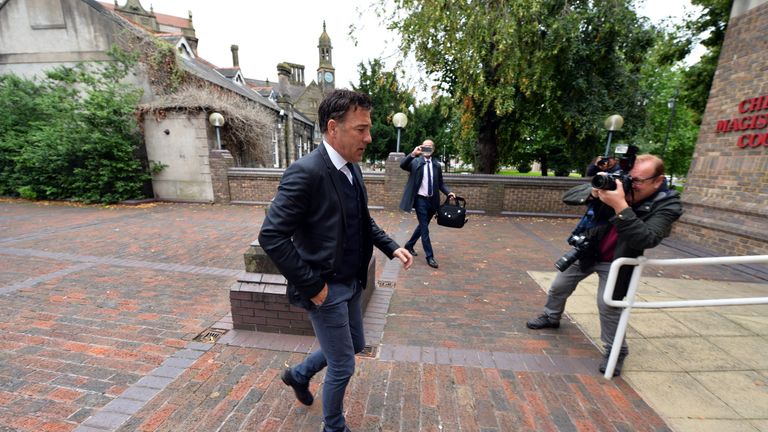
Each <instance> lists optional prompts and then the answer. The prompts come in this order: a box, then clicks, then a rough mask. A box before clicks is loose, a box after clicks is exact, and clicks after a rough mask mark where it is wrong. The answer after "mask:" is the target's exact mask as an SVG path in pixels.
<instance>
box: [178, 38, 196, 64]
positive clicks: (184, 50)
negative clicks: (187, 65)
mask: <svg viewBox="0 0 768 432" xmlns="http://www.w3.org/2000/svg"><path fill="white" fill-rule="evenodd" d="M176 51H178V53H179V55H180V56H182V57H184V58H187V59H193V58H195V53H194V52H193V51H192V47H190V46H189V43H188V42H187V40H186V39H185V38H181V39H179V41H178V42H177V43H176Z"/></svg>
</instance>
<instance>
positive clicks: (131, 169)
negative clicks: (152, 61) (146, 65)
mask: <svg viewBox="0 0 768 432" xmlns="http://www.w3.org/2000/svg"><path fill="white" fill-rule="evenodd" d="M111 53H112V54H113V58H115V61H112V62H106V63H104V64H98V65H94V64H90V65H78V66H76V67H72V68H70V67H58V68H56V69H53V70H51V71H49V72H48V73H47V74H46V77H45V78H44V79H42V80H39V81H32V80H26V79H22V78H19V77H17V76H15V75H2V76H0V174H2V175H1V178H0V194H3V195H12V196H24V197H28V198H39V199H71V200H76V201H84V202H103V203H111V202H117V201H121V200H125V199H132V198H139V197H142V188H143V186H144V183H145V182H146V181H148V179H149V176H148V174H147V172H146V170H145V169H144V168H143V167H142V166H141V163H140V162H139V160H138V159H137V157H136V156H135V155H136V152H137V149H138V146H139V144H140V139H141V138H140V135H139V133H138V127H137V124H136V121H135V119H134V110H135V107H136V105H137V104H138V102H139V98H140V96H141V91H140V90H136V89H134V88H131V87H130V86H128V85H125V84H121V83H120V80H121V79H122V78H123V77H125V76H126V74H127V73H128V71H129V70H130V68H131V67H132V65H133V64H134V63H133V59H132V58H131V57H130V56H129V55H127V54H125V53H122V52H119V51H117V50H113V51H111Z"/></svg>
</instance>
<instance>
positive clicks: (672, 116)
mask: <svg viewBox="0 0 768 432" xmlns="http://www.w3.org/2000/svg"><path fill="white" fill-rule="evenodd" d="M678 95H680V87H678V88H677V89H675V95H674V96H672V97H671V98H669V100H668V101H667V107H668V108H669V109H670V110H671V112H670V113H669V120H667V133H666V134H665V135H664V147H663V148H662V149H661V158H662V159H664V156H665V155H666V154H667V143H668V142H669V131H670V130H672V121H673V120H674V119H675V109H676V108H677V96H678Z"/></svg>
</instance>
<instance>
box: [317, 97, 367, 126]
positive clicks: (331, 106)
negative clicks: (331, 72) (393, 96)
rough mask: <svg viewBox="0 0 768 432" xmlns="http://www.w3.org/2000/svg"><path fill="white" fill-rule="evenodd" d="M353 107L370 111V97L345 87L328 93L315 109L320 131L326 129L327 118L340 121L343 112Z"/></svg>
mask: <svg viewBox="0 0 768 432" xmlns="http://www.w3.org/2000/svg"><path fill="white" fill-rule="evenodd" d="M353 108H361V109H364V110H367V111H370V110H371V109H372V108H373V102H372V101H371V97H370V96H368V95H367V94H365V93H358V92H356V91H352V90H347V89H338V90H334V91H333V92H331V93H329V94H328V96H326V97H325V99H323V101H322V102H320V107H319V108H318V109H317V117H318V122H319V123H320V132H322V133H325V132H327V131H328V120H331V119H333V120H336V121H337V122H340V121H341V119H342V118H344V114H346V113H347V111H349V110H350V109H353Z"/></svg>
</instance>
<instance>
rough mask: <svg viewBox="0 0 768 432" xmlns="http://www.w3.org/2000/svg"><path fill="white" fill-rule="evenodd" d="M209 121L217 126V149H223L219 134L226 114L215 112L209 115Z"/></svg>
mask: <svg viewBox="0 0 768 432" xmlns="http://www.w3.org/2000/svg"><path fill="white" fill-rule="evenodd" d="M208 122H209V123H210V124H211V126H213V127H214V128H216V150H221V136H220V135H219V129H220V128H221V127H222V126H224V116H223V115H221V114H219V113H217V112H214V113H211V115H210V116H208Z"/></svg>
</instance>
